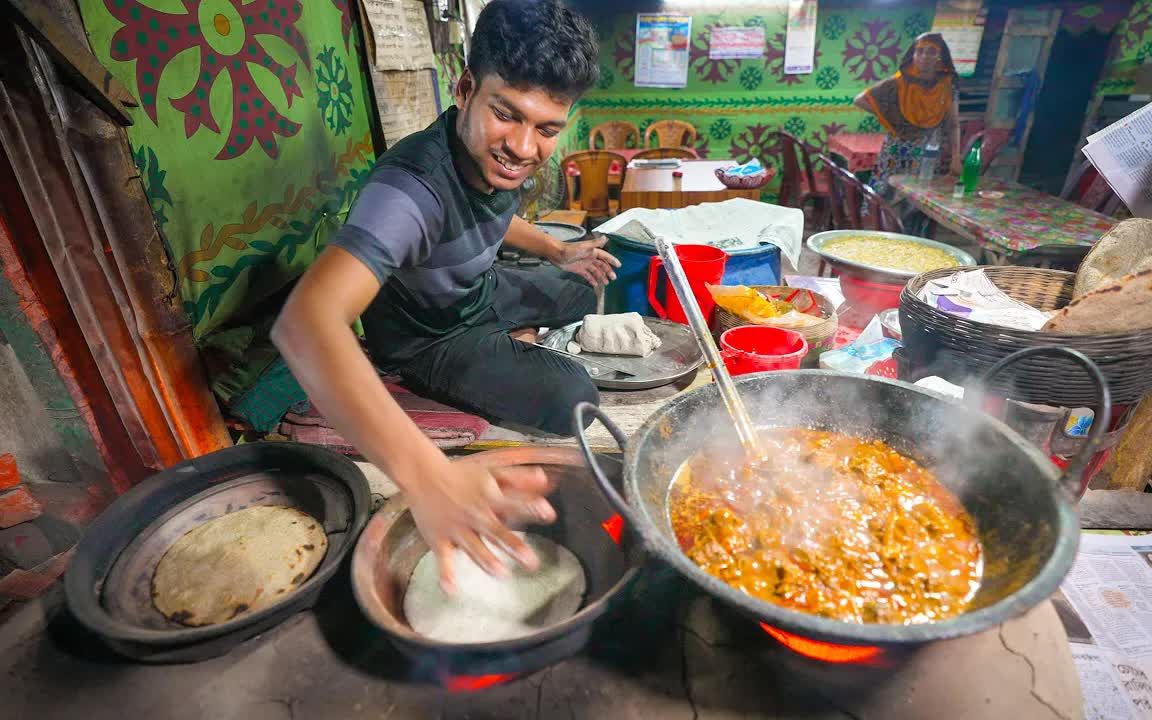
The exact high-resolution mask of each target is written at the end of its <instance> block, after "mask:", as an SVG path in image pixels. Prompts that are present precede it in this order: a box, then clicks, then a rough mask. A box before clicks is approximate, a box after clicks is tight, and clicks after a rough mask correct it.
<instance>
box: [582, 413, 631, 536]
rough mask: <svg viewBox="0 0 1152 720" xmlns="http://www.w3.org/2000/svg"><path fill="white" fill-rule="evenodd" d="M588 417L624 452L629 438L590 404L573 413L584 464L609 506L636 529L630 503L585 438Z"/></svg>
mask: <svg viewBox="0 0 1152 720" xmlns="http://www.w3.org/2000/svg"><path fill="white" fill-rule="evenodd" d="M587 415H592V417H594V418H596V419H597V420H599V421H600V424H601V425H603V426H604V427H605V428H606V429H607V430H608V434H609V435H611V436H612V439H613V440H615V441H616V444H617V445H619V446H620V449H621V450H623V449H624V447H625V446H626V445H627V444H628V438H627V437H626V436H625V435H624V431H623V430H621V429H620V428H618V427H616V424H615V423H613V422H612V421H611V420H609V419H608V416H607V415H605V414H604V411H603V410H601V409H600V408H599V407H597V406H595V405H593V404H592V403H590V402H582V403H580V404H579V405H577V406H576V409H575V410H573V411H572V418H573V421H574V422H575V423H576V442H577V444H579V445H580V453H581V454H582V455H583V456H584V462H585V463H587V464H588V469H589V470H591V471H592V477H594V478H596V484H597V485H599V486H600V491H601V492H603V493H604V497H606V498H608V504H610V505H611V506H612V507H613V508H615V509H616V512H618V513H620V514H621V515H623V516H624V517H625V518H626V519H627V520H628V522H629V523H631V524H632V525H633V526H634V527H635V526H636V523H635V521H634V519H633V514H632V508H631V507H629V506H628V501H627V500H625V499H624V496H623V495H621V494H620V491H619V490H617V489H616V486H615V485H613V484H612V481H611V480H609V479H608V476H607V475H605V474H604V470H603V469H602V468H601V467H600V463H598V462H596V453H594V452H592V448H591V447H590V446H589V445H588V438H587V437H585V436H584V427H585V423H584V418H585V417H586V416H587Z"/></svg>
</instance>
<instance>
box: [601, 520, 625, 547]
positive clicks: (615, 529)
mask: <svg viewBox="0 0 1152 720" xmlns="http://www.w3.org/2000/svg"><path fill="white" fill-rule="evenodd" d="M600 527H602V528H604V532H606V533H608V537H610V538H612V542H614V543H616V544H617V545H619V544H620V533H622V532H624V518H622V517H620V515H619V513H617V514H616V515H613V516H612V517H610V518H608V519H607V520H605V521H604V522H602V523H600Z"/></svg>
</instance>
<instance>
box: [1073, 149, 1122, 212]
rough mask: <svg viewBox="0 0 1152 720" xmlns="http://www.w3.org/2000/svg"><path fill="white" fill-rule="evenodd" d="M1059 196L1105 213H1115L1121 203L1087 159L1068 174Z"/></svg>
mask: <svg viewBox="0 0 1152 720" xmlns="http://www.w3.org/2000/svg"><path fill="white" fill-rule="evenodd" d="M1060 197H1062V198H1063V199H1065V200H1069V201H1071V202H1074V203H1076V204H1077V205H1080V206H1083V207H1086V208H1089V209H1090V210H1095V211H1096V212H1099V213H1104V214H1105V215H1115V214H1116V213H1117V212H1118V211H1119V210H1120V205H1121V204H1122V201H1121V200H1120V197H1119V196H1118V195H1117V194H1116V193H1115V192H1113V191H1112V187H1111V186H1110V185H1109V184H1108V181H1107V180H1105V179H1104V177H1103V176H1102V175H1100V173H1099V172H1097V171H1096V168H1095V166H1093V165H1092V163H1091V162H1090V161H1088V160H1085V161H1083V162H1081V163H1080V164H1079V165H1077V166H1076V167H1074V168H1073V169H1072V172H1070V173H1069V174H1068V178H1067V179H1066V180H1065V181H1064V188H1063V189H1062V190H1061V191H1060Z"/></svg>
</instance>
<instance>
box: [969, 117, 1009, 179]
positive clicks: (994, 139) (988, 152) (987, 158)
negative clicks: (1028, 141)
mask: <svg viewBox="0 0 1152 720" xmlns="http://www.w3.org/2000/svg"><path fill="white" fill-rule="evenodd" d="M1011 138H1012V131H1011V130H1002V129H997V128H991V129H987V130H980V131H979V132H975V133H973V134H972V137H970V138H968V140H967V142H965V143H964V150H963V152H962V153H961V154H960V162H964V158H966V157H968V151H969V150H971V149H972V146H973V145H975V144H976V141H977V140H983V141H984V142H983V144H982V145H981V146H980V174H981V175H983V174H984V173H986V172H987V171H988V168H989V167H990V166H991V165H992V161H993V160H995V159H996V156H997V155H999V154H1000V151H1001V150H1003V149H1004V147H1005V146H1007V145H1008V140H1010V139H1011Z"/></svg>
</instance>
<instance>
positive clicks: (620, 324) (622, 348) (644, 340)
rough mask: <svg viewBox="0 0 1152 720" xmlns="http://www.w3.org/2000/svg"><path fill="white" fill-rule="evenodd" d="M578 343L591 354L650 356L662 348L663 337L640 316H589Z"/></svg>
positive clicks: (635, 314)
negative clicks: (653, 330)
mask: <svg viewBox="0 0 1152 720" xmlns="http://www.w3.org/2000/svg"><path fill="white" fill-rule="evenodd" d="M576 342H577V343H579V344H580V348H581V349H582V350H585V351H587V352H595V353H604V354H606V355H635V356H639V357H646V356H648V355H651V354H652V351H653V350H655V349H656V348H658V347H660V338H659V337H657V335H656V333H654V332H652V330H651V329H649V327H648V326H647V325H645V324H644V318H642V317H640V313H634V312H631V313H620V314H618V315H585V316H584V325H583V326H582V327H581V328H580V332H579V333H577V334H576Z"/></svg>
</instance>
